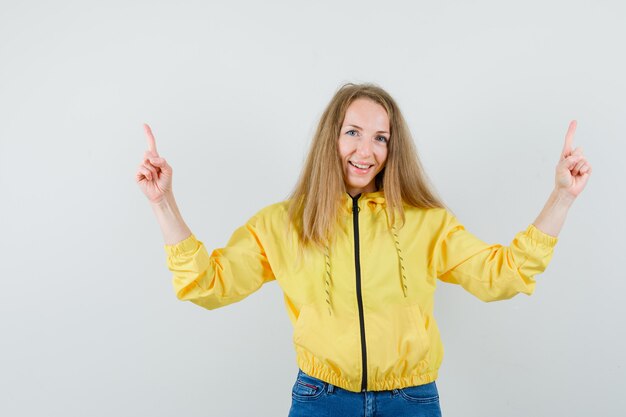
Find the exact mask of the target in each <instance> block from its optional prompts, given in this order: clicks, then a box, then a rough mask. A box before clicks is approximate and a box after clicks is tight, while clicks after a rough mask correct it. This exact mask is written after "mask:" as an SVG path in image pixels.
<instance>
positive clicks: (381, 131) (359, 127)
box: [344, 124, 389, 134]
mask: <svg viewBox="0 0 626 417" xmlns="http://www.w3.org/2000/svg"><path fill="white" fill-rule="evenodd" d="M347 126H352V127H356V128H357V129H361V130H363V128H362V127H361V126H357V125H352V124H349V125H344V127H347ZM376 133H387V134H389V132H387V131H386V130H379V131H378V132H376Z"/></svg>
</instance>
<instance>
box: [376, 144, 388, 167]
mask: <svg viewBox="0 0 626 417" xmlns="http://www.w3.org/2000/svg"><path fill="white" fill-rule="evenodd" d="M387 153H388V149H387V147H385V148H382V149H380V150H379V152H377V154H376V159H377V160H378V163H379V164H381V165H384V164H385V162H387Z"/></svg>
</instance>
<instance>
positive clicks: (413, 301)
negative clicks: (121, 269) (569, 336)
mask: <svg viewBox="0 0 626 417" xmlns="http://www.w3.org/2000/svg"><path fill="white" fill-rule="evenodd" d="M575 127H576V124H575V122H572V123H571V124H570V126H569V129H568V132H567V135H566V137H565V146H564V148H563V152H562V154H561V156H560V160H559V162H558V164H557V166H556V181H555V188H554V191H553V192H552V194H551V195H550V198H549V199H548V202H547V203H546V205H545V207H544V209H543V210H542V211H541V213H540V214H539V216H538V217H537V219H536V220H535V221H534V223H532V224H530V225H528V227H527V228H526V229H525V230H523V231H520V232H519V233H518V234H517V235H516V236H515V237H514V239H513V240H512V242H511V244H510V245H509V246H508V247H506V246H501V245H498V244H487V243H485V242H483V241H481V240H480V239H478V238H477V237H475V236H474V235H473V234H471V233H470V232H468V231H467V230H465V228H464V227H463V225H462V224H461V223H460V222H459V221H458V220H457V218H456V217H455V216H454V215H453V214H452V213H451V212H450V211H449V210H448V209H447V208H446V207H445V206H444V204H443V203H442V202H441V201H440V200H439V199H438V198H437V197H436V195H435V193H434V192H433V190H432V189H431V187H430V186H429V184H428V182H427V180H426V176H425V174H424V171H423V169H422V167H421V164H420V161H419V159H418V156H417V153H416V151H415V149H414V146H413V141H412V139H411V135H410V132H409V129H408V128H407V124H406V122H405V121H404V118H403V117H402V114H401V112H400V109H399V108H398V106H397V104H396V103H395V101H394V100H393V98H392V97H391V96H390V95H389V94H388V93H387V92H385V91H384V90H383V89H381V88H380V87H378V86H375V85H372V84H361V85H357V84H346V85H344V86H343V87H341V88H340V89H339V90H338V91H337V92H336V94H335V95H334V97H333V98H332V100H331V101H330V103H329V104H328V106H327V108H326V110H325V111H324V113H323V115H322V117H321V120H320V122H319V125H318V127H317V131H316V133H315V136H314V138H313V142H312V146H311V149H310V151H309V154H308V157H307V160H306V163H305V166H304V169H303V170H302V173H301V175H300V179H299V181H298V183H297V185H296V187H295V189H294V191H293V194H292V195H291V197H290V198H289V199H288V200H287V201H283V202H280V203H276V204H273V205H271V206H268V207H265V208H263V209H261V210H260V211H259V212H258V213H256V214H255V215H254V216H252V218H250V219H249V220H248V221H247V222H246V224H245V225H243V226H242V227H240V228H239V229H237V230H236V231H235V232H234V234H233V235H232V237H231V239H230V240H229V242H228V243H227V245H226V246H225V247H224V248H221V249H216V250H214V251H213V252H212V253H211V254H210V255H209V253H208V252H207V250H206V248H205V247H204V245H203V244H202V242H200V241H199V240H197V239H196V237H195V236H194V235H193V234H192V233H191V231H190V230H189V228H188V227H187V225H186V224H185V222H184V221H183V218H182V217H181V215H180V212H179V210H178V208H177V206H176V202H175V200H174V195H173V193H172V168H171V167H170V166H169V165H168V163H167V161H166V160H165V159H164V158H162V157H160V156H159V154H158V152H157V149H156V144H155V140H154V137H153V135H152V132H151V131H150V128H149V127H148V126H147V125H146V126H145V128H146V134H147V137H148V151H146V153H145V155H144V158H143V162H142V163H141V164H140V166H139V169H138V171H137V174H136V181H137V182H138V184H139V186H140V188H141V190H142V191H143V192H144V193H145V195H146V196H147V197H148V199H149V201H150V203H151V205H152V208H153V210H154V213H155V214H156V217H157V219H158V222H159V224H160V226H161V229H162V231H163V236H164V238H165V250H166V253H167V262H168V267H169V269H170V270H171V271H172V272H173V274H174V277H173V283H174V288H175V290H176V295H177V297H178V298H179V299H181V300H188V301H191V302H193V303H196V304H198V305H200V306H202V307H205V308H207V309H215V308H218V307H221V306H224V305H227V304H231V303H234V302H237V301H240V300H242V299H244V298H245V297H247V296H248V295H250V294H251V293H252V292H254V291H256V290H258V289H259V288H260V287H261V286H262V285H263V284H264V283H266V282H269V281H272V280H277V281H278V283H279V285H280V287H281V289H282V291H283V292H284V296H285V297H284V299H285V303H286V307H287V312H288V314H289V318H290V320H291V322H292V324H293V326H294V333H293V342H294V347H295V350H296V358H297V364H298V367H299V371H298V375H297V379H296V382H295V384H294V386H293V390H292V406H291V410H290V414H289V415H290V416H291V417H296V416H320V415H324V416H342V417H346V416H360V415H363V413H365V415H366V416H381V417H382V416H394V417H401V416H439V415H441V410H440V405H439V394H438V391H437V387H436V383H435V380H436V379H437V371H438V369H439V366H440V364H441V361H442V356H443V348H442V343H441V339H440V336H439V331H438V328H437V323H436V321H435V319H434V318H433V294H434V291H435V286H436V280H437V279H440V280H442V281H444V282H449V283H454V284H460V285H461V286H462V287H463V288H465V289H466V290H467V291H469V292H470V293H472V294H473V295H475V296H477V297H478V298H480V299H481V300H484V301H494V300H504V299H508V298H511V297H513V296H514V295H516V294H518V293H525V294H531V293H532V292H533V290H534V288H535V281H534V276H535V275H537V274H539V273H541V272H542V271H544V269H545V268H546V266H547V265H548V262H549V261H550V259H551V257H552V253H553V248H554V246H555V244H556V242H557V235H558V234H559V231H560V230H561V226H562V224H563V222H564V220H565V217H566V214H567V212H568V209H569V207H570V206H571V204H572V203H573V201H574V200H575V198H576V197H577V196H578V195H579V194H580V193H581V192H582V190H583V189H584V187H585V185H586V183H587V180H588V178H589V175H590V174H591V165H590V164H589V162H588V161H587V159H586V158H585V157H584V155H583V153H582V151H581V150H580V148H577V149H572V140H573V136H574V130H575Z"/></svg>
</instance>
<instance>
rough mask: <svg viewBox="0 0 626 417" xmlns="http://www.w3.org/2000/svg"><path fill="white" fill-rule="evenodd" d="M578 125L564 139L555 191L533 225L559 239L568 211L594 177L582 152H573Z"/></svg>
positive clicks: (574, 124)
mask: <svg viewBox="0 0 626 417" xmlns="http://www.w3.org/2000/svg"><path fill="white" fill-rule="evenodd" d="M575 131H576V121H575V120H572V121H571V122H570V124H569V128H568V129H567V134H566V135H565V145H564V146H563V151H562V152H561V157H560V159H559V162H558V164H557V166H556V178H555V186H554V190H553V191H552V193H551V194H550V197H549V198H548V201H547V202H546V205H545V206H544V207H543V210H541V213H539V216H538V217H537V219H536V220H535V221H534V222H533V224H534V226H535V227H536V228H537V229H539V230H541V231H542V232H544V233H546V234H548V235H551V236H555V237H556V236H558V235H559V232H560V231H561V227H562V226H563V223H564V222H565V217H566V216H567V212H568V211H569V208H570V207H571V206H572V203H573V202H574V200H576V198H577V197H578V195H580V193H581V192H582V191H583V189H584V188H585V185H587V180H588V179H589V176H590V175H591V164H590V163H589V162H588V161H587V158H586V157H585V156H584V155H583V151H582V148H580V147H578V148H576V149H572V143H573V141H574V132H575Z"/></svg>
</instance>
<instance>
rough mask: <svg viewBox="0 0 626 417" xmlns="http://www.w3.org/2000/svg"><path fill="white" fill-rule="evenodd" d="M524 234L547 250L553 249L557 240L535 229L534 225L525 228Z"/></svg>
mask: <svg viewBox="0 0 626 417" xmlns="http://www.w3.org/2000/svg"><path fill="white" fill-rule="evenodd" d="M526 234H527V235H528V236H529V237H530V238H531V239H532V240H534V241H535V242H537V243H540V244H542V245H545V246H547V247H549V248H553V247H554V246H555V245H556V243H557V242H558V241H559V239H558V238H557V237H555V236H550V235H549V234H547V233H544V232H542V231H541V230H539V229H537V228H536V227H535V225H534V224H531V225H530V226H528V227H527V228H526Z"/></svg>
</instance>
